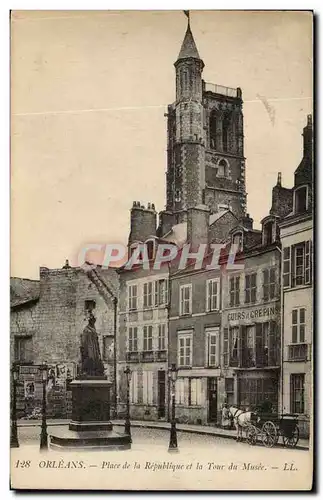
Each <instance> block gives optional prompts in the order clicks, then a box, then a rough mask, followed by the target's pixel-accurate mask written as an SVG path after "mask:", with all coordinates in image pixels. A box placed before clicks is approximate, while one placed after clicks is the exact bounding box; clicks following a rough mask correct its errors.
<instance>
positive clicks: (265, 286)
mask: <svg viewBox="0 0 323 500" xmlns="http://www.w3.org/2000/svg"><path fill="white" fill-rule="evenodd" d="M263 279H264V283H263V295H264V300H268V299H269V294H268V289H269V287H268V284H269V271H268V269H264V271H263Z"/></svg>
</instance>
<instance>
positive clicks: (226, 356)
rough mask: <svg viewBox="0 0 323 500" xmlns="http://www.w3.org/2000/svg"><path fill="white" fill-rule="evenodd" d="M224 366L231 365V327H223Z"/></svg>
mask: <svg viewBox="0 0 323 500" xmlns="http://www.w3.org/2000/svg"><path fill="white" fill-rule="evenodd" d="M223 366H229V328H224V329H223Z"/></svg>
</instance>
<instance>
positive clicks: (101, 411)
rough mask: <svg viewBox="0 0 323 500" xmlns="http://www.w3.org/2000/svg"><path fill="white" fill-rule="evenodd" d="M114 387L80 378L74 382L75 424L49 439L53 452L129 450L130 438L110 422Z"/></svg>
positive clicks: (97, 378)
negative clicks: (116, 430)
mask: <svg viewBox="0 0 323 500" xmlns="http://www.w3.org/2000/svg"><path fill="white" fill-rule="evenodd" d="M110 388H111V383H110V382H108V381H107V380H105V379H103V378H102V377H92V378H86V379H82V378H78V379H76V380H74V381H73V382H71V389H72V420H71V422H70V423H69V427H68V429H66V430H65V429H64V430H62V431H59V430H57V431H55V434H51V435H50V448H51V449H60V450H62V449H66V450H76V449H77V450H102V449H103V450H107V449H110V450H127V449H130V448H131V437H130V436H129V435H128V434H124V433H118V432H115V431H114V430H113V425H112V423H111V422H110Z"/></svg>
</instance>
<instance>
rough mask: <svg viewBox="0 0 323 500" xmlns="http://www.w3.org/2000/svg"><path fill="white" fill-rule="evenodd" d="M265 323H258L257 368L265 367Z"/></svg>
mask: <svg viewBox="0 0 323 500" xmlns="http://www.w3.org/2000/svg"><path fill="white" fill-rule="evenodd" d="M262 325H263V323H256V366H257V367H258V366H259V367H260V366H264V365H265V356H264V336H263V327H262Z"/></svg>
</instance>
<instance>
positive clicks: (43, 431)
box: [40, 363, 48, 450]
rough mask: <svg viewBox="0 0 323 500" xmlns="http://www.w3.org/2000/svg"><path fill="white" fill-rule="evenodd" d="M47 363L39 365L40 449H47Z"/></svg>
mask: <svg viewBox="0 0 323 500" xmlns="http://www.w3.org/2000/svg"><path fill="white" fill-rule="evenodd" d="M47 369H48V368H47V365H46V363H43V364H42V365H41V366H40V370H41V378H42V384H43V407H42V421H41V433H40V450H47V449H48V434H47V422H46V385H47Z"/></svg>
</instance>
